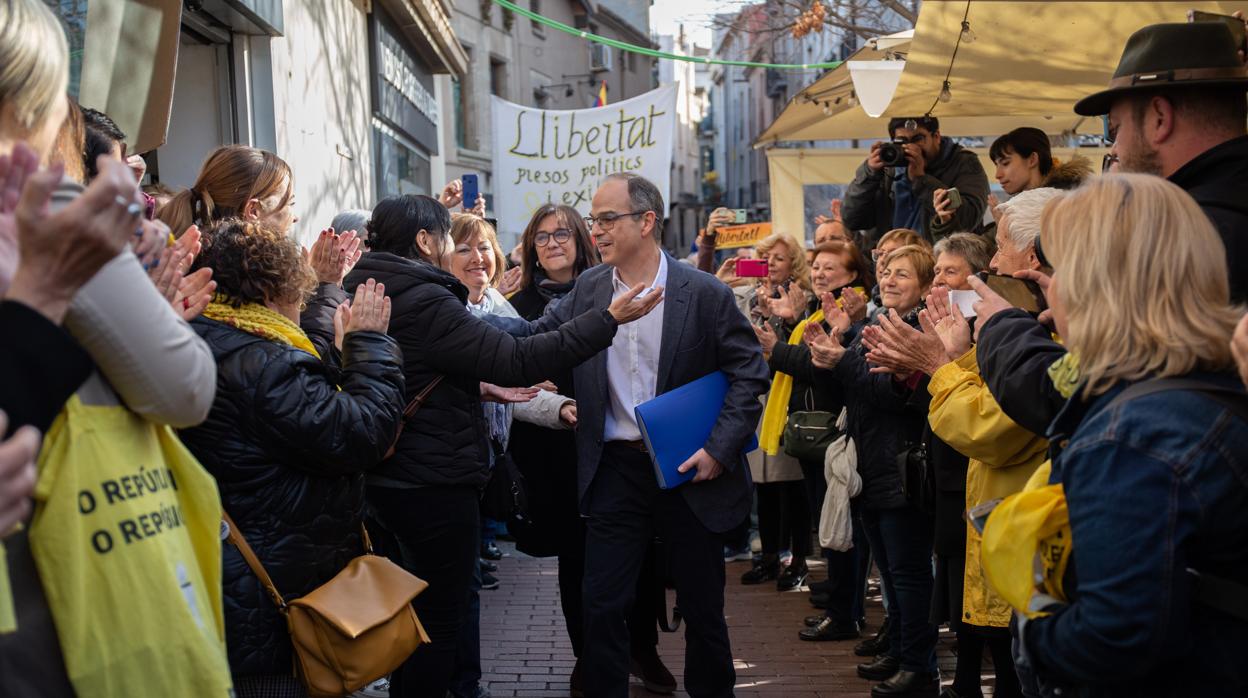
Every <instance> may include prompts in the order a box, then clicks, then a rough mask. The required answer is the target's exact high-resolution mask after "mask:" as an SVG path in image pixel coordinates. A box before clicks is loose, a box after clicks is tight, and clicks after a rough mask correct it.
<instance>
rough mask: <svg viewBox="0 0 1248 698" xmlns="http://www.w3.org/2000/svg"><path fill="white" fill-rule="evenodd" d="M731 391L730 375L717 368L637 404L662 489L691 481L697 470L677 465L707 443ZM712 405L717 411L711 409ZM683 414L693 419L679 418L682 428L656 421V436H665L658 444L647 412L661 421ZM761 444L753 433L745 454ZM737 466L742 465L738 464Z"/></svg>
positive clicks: (634, 412)
mask: <svg viewBox="0 0 1248 698" xmlns="http://www.w3.org/2000/svg"><path fill="white" fill-rule="evenodd" d="M727 395H728V376H727V375H726V374H725V373H724V372H723V371H716V372H715V373H710V374H707V375H705V376H703V377H701V378H699V379H697V380H694V381H691V382H689V383H686V384H685V385H682V386H680V387H679V388H676V389H674V390H670V391H668V392H666V393H663V394H662V395H659V396H657V397H655V398H654V399H653V400H649V401H647V402H644V403H642V404H640V405H638V406H637V407H636V408H634V410H633V414H634V415H635V416H636V418H637V426H638V427H639V428H640V430H641V439H642V441H643V442H644V443H645V445H646V452H647V453H649V454H650V461H651V463H652V464H653V465H654V475H655V479H656V480H657V481H658V484H659V489H663V490H670V489H673V488H675V487H678V486H680V485H683V484H684V483H686V482H689V481H690V480H692V479H693V478H694V476H696V475H697V470H690V471H689V472H687V473H681V472H678V471H677V468H679V467H680V466H681V464H683V463H684V462H685V461H687V460H689V458H690V457H691V456H693V454H694V453H697V451H698V449H700V448H702V447H704V446H705V445H706V442H707V440H708V439H710V436H711V431H712V430H713V429H714V428H715V423H716V422H717V421H718V420H719V414H720V412H721V411H722V410H723V406H724V398H725V397H727ZM699 402H701V403H702V407H703V409H700V410H697V411H696V412H694V413H692V414H691V413H690V410H691V409H696V408H697V407H699V405H697V404H696V403H699ZM691 403H692V404H691ZM712 409H713V410H714V412H713V415H712V414H711V413H710V411H711V410H712ZM704 410H705V411H704ZM682 414H683V415H685V416H686V417H689V419H679V422H681V423H683V424H684V426H683V427H682V426H681V425H677V427H678V428H676V429H675V430H673V429H670V428H669V427H670V426H671V425H669V424H658V423H656V424H655V425H654V426H655V427H656V429H655V431H656V432H658V433H657V434H656V435H655V436H654V438H661V439H663V440H664V441H665V442H662V443H659V444H658V446H657V447H656V446H655V443H654V441H653V440H652V435H651V429H650V428H649V427H647V424H646V421H647V415H649V416H650V417H652V418H655V419H656V420H659V421H666V420H670V419H673V418H679V416H680V415H682ZM689 422H693V423H692V424H690V423H689ZM675 439H678V440H679V442H678V443H672V442H671V441H672V440H675ZM757 448H758V436H757V434H750V441H749V442H748V443H747V444H746V447H745V449H744V450H743V451H742V452H741V454H742V455H744V454H746V453H750V452H752V451H754V450H755V449H757ZM682 454H683V455H682ZM723 466H724V467H725V468H729V467H732V464H729V463H724V464H723ZM737 467H740V465H739V464H738V465H737ZM721 477H722V476H721Z"/></svg>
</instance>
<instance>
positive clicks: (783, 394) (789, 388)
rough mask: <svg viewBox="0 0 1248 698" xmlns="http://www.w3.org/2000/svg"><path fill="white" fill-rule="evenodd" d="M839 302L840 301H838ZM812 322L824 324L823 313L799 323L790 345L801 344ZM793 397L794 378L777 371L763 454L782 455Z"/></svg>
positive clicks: (765, 414) (765, 424)
mask: <svg viewBox="0 0 1248 698" xmlns="http://www.w3.org/2000/svg"><path fill="white" fill-rule="evenodd" d="M838 302H839V301H838ZM812 322H823V311H822V310H816V311H815V312H814V314H812V315H811V316H810V317H808V318H806V319H805V320H802V321H801V322H799V323H797V327H794V328H793V333H792V334H790V335H789V344H801V343H802V335H803V334H805V333H806V327H807V326H808V325H810V323H812ZM792 396H793V376H790V375H789V374H787V373H783V372H780V371H776V377H775V378H773V379H772V380H771V392H769V393H767V408H766V410H764V411H763V430H762V433H761V434H759V437H758V443H759V445H760V446H762V448H763V453H766V454H767V455H769V456H774V455H777V454H779V453H780V436H781V435H782V434H783V433H784V425H785V424H787V423H788V421H789V398H791V397H792Z"/></svg>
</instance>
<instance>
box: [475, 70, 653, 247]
mask: <svg viewBox="0 0 1248 698" xmlns="http://www.w3.org/2000/svg"><path fill="white" fill-rule="evenodd" d="M492 101H493V114H494V210H495V212H496V213H497V215H498V227H499V230H500V231H501V232H508V233H519V232H521V231H522V230H523V229H524V226H525V225H527V224H528V222H529V218H530V217H531V216H532V215H533V211H534V210H536V209H537V207H539V206H541V205H542V204H545V203H547V202H552V203H556V204H567V205H569V206H573V207H575V208H576V210H578V211H580V213H581V215H588V214H589V203H590V200H591V199H592V198H593V196H594V191H596V190H597V189H598V185H599V184H601V183H602V181H603V180H604V179H605V178H606V177H607V175H610V174H613V173H616V172H635V173H637V174H640V175H641V176H643V177H645V178H646V179H649V180H650V181H651V182H654V184H655V186H657V187H658V188H659V191H660V192H662V194H663V200H664V201H665V202H669V201H670V200H671V199H670V192H669V184H670V179H671V170H672V135H673V130H674V127H675V123H676V86H675V85H668V86H666V87H660V88H659V89H657V90H651V91H650V92H647V93H645V94H643V95H640V96H638V97H634V98H632V99H628V100H625V101H623V102H618V103H616V104H609V105H607V106H605V107H597V108H593V109H571V110H551V109H535V108H532V107H525V106H521V105H519V104H514V103H512V102H508V101H506V100H503V99H499V98H498V97H492Z"/></svg>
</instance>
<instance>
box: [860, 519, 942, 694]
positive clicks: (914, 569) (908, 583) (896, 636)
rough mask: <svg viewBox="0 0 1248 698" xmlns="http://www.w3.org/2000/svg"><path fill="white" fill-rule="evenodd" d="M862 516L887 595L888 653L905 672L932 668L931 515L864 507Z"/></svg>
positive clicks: (934, 666)
mask: <svg viewBox="0 0 1248 698" xmlns="http://www.w3.org/2000/svg"><path fill="white" fill-rule="evenodd" d="M862 519H863V523H864V524H865V526H866V529H867V538H868V539H869V540H870V541H871V554H872V555H874V556H875V563H876V565H878V566H879V568H880V577H881V578H882V580H883V585H884V596H885V597H886V598H887V599H888V633H889V641H890V643H891V645H892V647H891V648H890V649H889V652H888V654H889V656H891V657H897V658H898V659H900V660H901V668H902V669H905V670H907V671H918V672H934V671H936V633H937V629H936V626H935V625H932V623H931V620H930V616H931V606H932V584H933V580H932V519H931V517H930V516H927V515H926V514H924V513H922V512H920V511H919V510H918V509H915V508H914V507H912V506H905V507H903V508H901V509H863V512H862Z"/></svg>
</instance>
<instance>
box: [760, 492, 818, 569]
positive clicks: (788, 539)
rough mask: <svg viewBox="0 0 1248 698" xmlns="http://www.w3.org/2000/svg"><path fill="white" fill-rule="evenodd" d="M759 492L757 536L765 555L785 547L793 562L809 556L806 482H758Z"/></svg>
mask: <svg viewBox="0 0 1248 698" xmlns="http://www.w3.org/2000/svg"><path fill="white" fill-rule="evenodd" d="M755 488H756V489H755V492H757V494H758V537H759V538H760V539H761V541H762V544H763V554H764V555H775V554H776V553H778V552H780V551H781V550H782V549H784V548H786V547H787V548H788V550H789V551H790V552H792V553H793V560H794V562H796V561H798V560H804V559H805V558H806V556H807V555H810V547H811V546H810V505H809V503H808V500H807V495H806V485H805V484H804V483H803V482H802V481H801V480H793V481H792V482H761V483H758V484H757V485H756V486H755Z"/></svg>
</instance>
